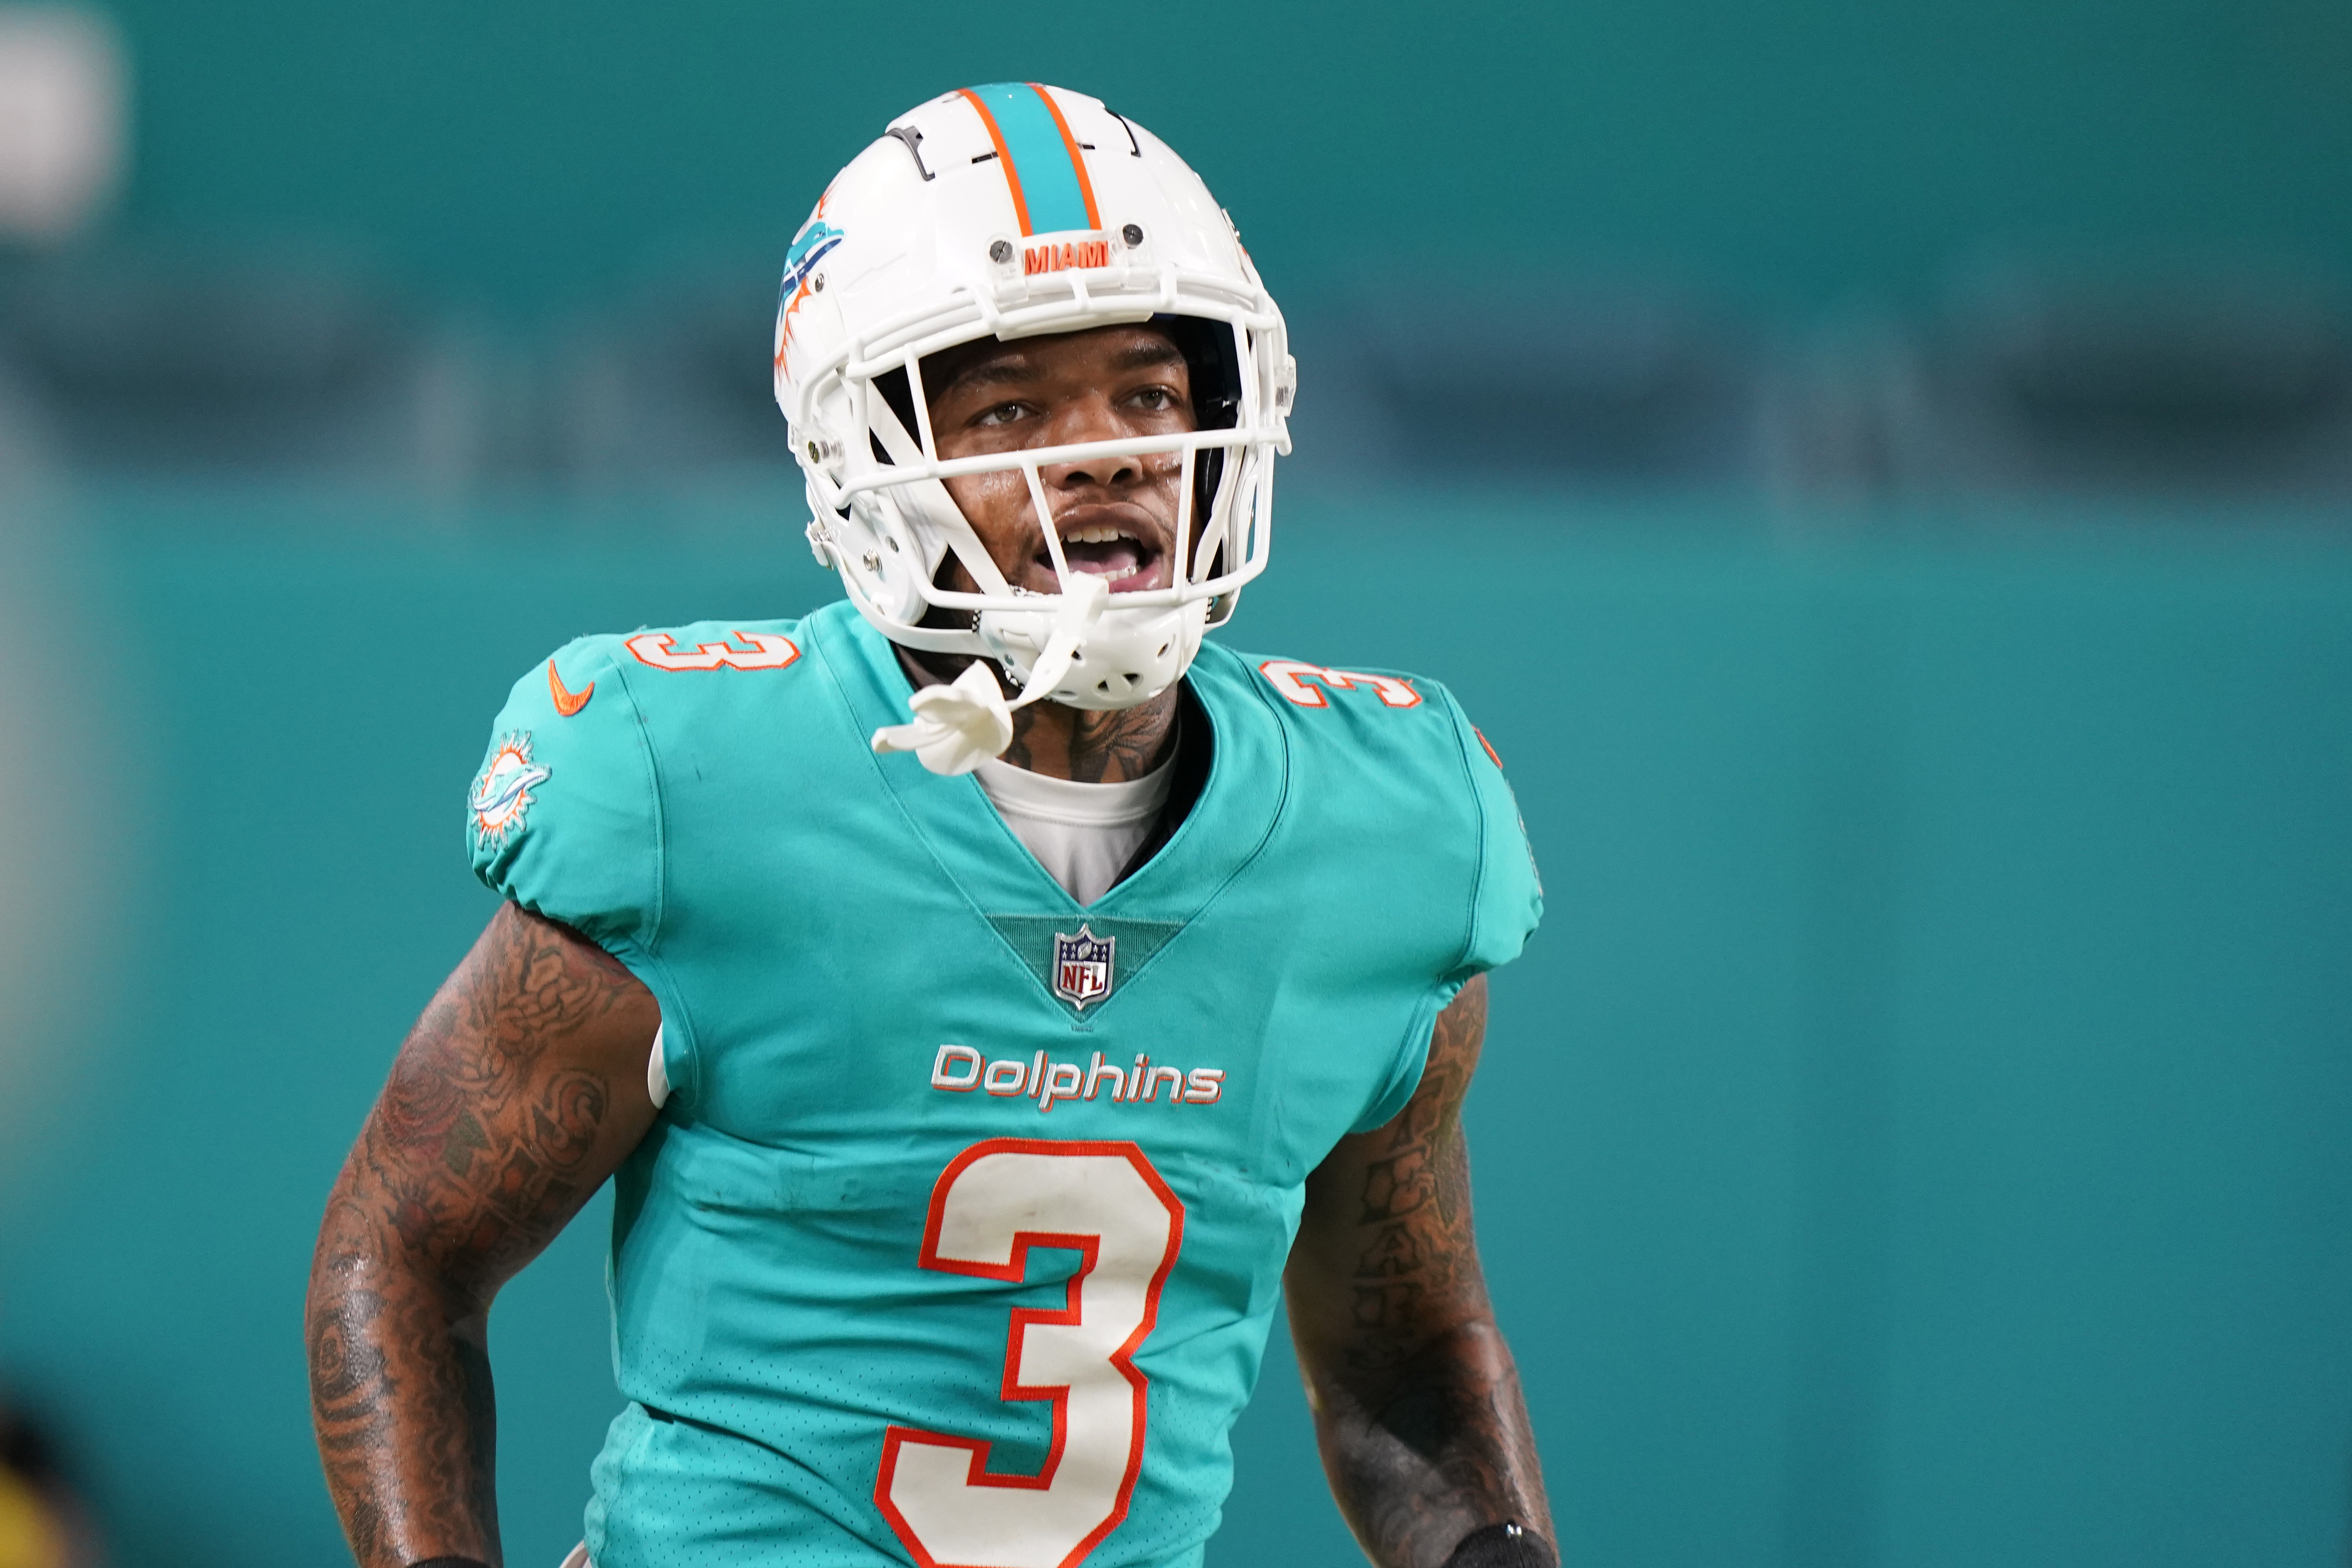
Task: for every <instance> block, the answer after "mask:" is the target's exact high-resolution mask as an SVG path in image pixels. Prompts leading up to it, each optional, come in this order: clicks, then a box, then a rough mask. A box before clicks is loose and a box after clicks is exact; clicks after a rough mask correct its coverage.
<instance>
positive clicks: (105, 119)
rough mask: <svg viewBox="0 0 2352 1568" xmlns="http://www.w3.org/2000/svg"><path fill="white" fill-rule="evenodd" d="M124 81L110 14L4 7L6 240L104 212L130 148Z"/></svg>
mask: <svg viewBox="0 0 2352 1568" xmlns="http://www.w3.org/2000/svg"><path fill="white" fill-rule="evenodd" d="M125 76H126V73H125V71H124V69H123V63H122V48H121V41H120V38H119V36H118V35H117V34H116V32H115V30H114V28H113V26H111V25H110V24H109V23H108V22H107V21H106V19H105V18H104V17H102V16H98V15H96V14H94V13H92V12H89V11H85V10H77V9H68V8H67V7H64V6H46V5H0V237H8V238H15V239H28V240H34V241H42V240H56V239H62V238H64V237H67V236H68V235H70V234H72V233H73V232H74V231H75V230H77V229H79V228H80V227H81V226H83V225H85V224H87V223H88V222H89V221H90V219H91V218H93V217H95V216H97V215H98V214H99V212H100V210H101V209H102V208H103V207H104V205H105V204H106V200H107V198H108V197H109V196H110V195H112V194H113V192H114V189H115V186H116V184H118V183H119V182H120V180H121V174H122V162H123V157H124V153H125V151H126V148H127V144H128V139H127V136H126V121H127V120H128V118H129V94H128V90H127V82H126V79H125Z"/></svg>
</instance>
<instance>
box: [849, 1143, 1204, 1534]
mask: <svg viewBox="0 0 2352 1568" xmlns="http://www.w3.org/2000/svg"><path fill="white" fill-rule="evenodd" d="M1183 1242H1184V1205H1182V1204H1181V1203H1180V1202H1178V1201H1177V1198H1176V1194H1174V1193H1172V1192H1171V1191H1170V1190H1169V1187H1168V1184H1167V1183H1166V1182H1165V1181H1162V1180H1161V1179H1160V1173H1159V1172H1157V1171H1155V1170H1153V1169H1152V1168H1151V1162H1150V1161H1149V1160H1147V1159H1145V1158H1144V1157H1143V1151H1142V1150H1140V1149H1139V1148H1137V1147H1136V1146H1135V1145H1134V1144H1132V1143H1125V1142H1068V1143H1058V1142H1044V1141H1040V1140H1036V1139H1027V1138H992V1139H989V1140H988V1141H987V1142H981V1143H975V1144H973V1145H972V1146H971V1148H969V1149H967V1150H965V1151H964V1152H962V1153H961V1154H959V1155H957V1156H956V1157H955V1159H954V1160H953V1161H952V1162H951V1163H950V1164H949V1166H948V1168H947V1170H946V1171H945V1172H943V1173H941V1174H940V1179H939V1184H937V1185H936V1186H934V1187H933V1188H932V1189H931V1212H930V1220H929V1224H928V1225H927V1226H925V1227H924V1232H923V1256H922V1266H923V1267H924V1268H937V1269H941V1270H944V1271H945V1272H947V1273H950V1274H970V1275H974V1276H977V1277H978V1278H981V1279H1003V1280H1007V1281H1010V1282H1012V1283H1013V1284H1018V1283H1020V1281H1021V1280H1022V1279H1024V1277H1025V1275H1026V1273H1027V1269H1028V1255H1029V1249H1030V1248H1031V1247H1070V1248H1074V1249H1075V1250H1076V1251H1077V1252H1078V1254H1079V1255H1080V1257H1079V1263H1078V1268H1077V1272H1076V1273H1075V1274H1073V1275H1071V1276H1070V1283H1069V1305H1068V1306H1067V1307H1066V1309H1064V1310H1059V1311H1055V1310H1045V1309H1040V1308H1026V1307H1024V1308H1018V1309H1015V1310H1014V1311H1013V1332H1012V1336H1011V1339H1010V1341H1009V1342H1007V1343H1006V1345H1005V1347H1004V1384H1003V1391H1002V1395H1001V1396H1002V1397H1003V1398H1005V1399H1050V1400H1052V1401H1053V1402H1054V1437H1053V1444H1052V1446H1051V1447H1049V1448H1047V1449H1046V1451H1045V1468H1043V1469H1041V1470H1040V1471H1038V1473H1037V1474H1036V1475H1034V1476H998V1475H991V1474H989V1473H988V1469H987V1465H988V1449H989V1446H988V1444H987V1443H986V1442H984V1441H982V1440H981V1439H979V1438H975V1437H952V1436H945V1435H944V1434H941V1433H937V1432H919V1431H915V1430H913V1429H911V1428H908V1427H905V1426H893V1427H891V1428H890V1430H889V1435H888V1436H887V1437H886V1438H884V1440H883V1445H882V1473H881V1475H880V1477H879V1478H878V1479H877V1480H876V1482H875V1486H874V1500H875V1502H876V1504H877V1505H878V1506H879V1507H880V1508H881V1510H882V1513H883V1517H884V1518H886V1519H887V1520H888V1521H890V1528H891V1529H892V1530H894V1531H897V1532H898V1539H899V1540H900V1541H902V1542H905V1543H906V1546H907V1550H908V1552H912V1553H914V1557H915V1561H916V1562H918V1563H922V1564H923V1565H924V1568H1075V1565H1076V1563H1079V1562H1080V1561H1081V1560H1083V1559H1084V1558H1085V1557H1086V1555H1087V1552H1092V1551H1093V1550H1094V1549H1095V1547H1096V1546H1097V1545H1099V1544H1100V1543H1101V1542H1102V1539H1103V1537H1105V1536H1107V1535H1108V1534H1109V1533H1110V1532H1111V1531H1113V1530H1114V1529H1116V1528H1118V1522H1119V1521H1120V1520H1122V1519H1124V1518H1126V1517H1127V1504H1128V1499H1129V1497H1130V1496H1131V1495H1132V1494H1133V1492H1134V1490H1135V1478H1136V1475H1137V1472H1138V1471H1139V1470H1140V1469H1141V1468H1143V1431H1144V1394H1145V1391H1146V1387H1147V1384H1146V1382H1145V1379H1144V1376H1143V1374H1142V1373H1139V1372H1138V1371H1136V1370H1135V1363H1134V1360H1133V1357H1134V1355H1135V1352H1136V1351H1137V1350H1138V1349H1139V1348H1140V1347H1141V1345H1142V1343H1143V1341H1144V1338H1145V1336H1147V1335H1149V1334H1150V1332H1151V1325H1152V1322H1153V1321H1154V1320H1155V1319H1156V1318H1157V1317H1158V1315H1159V1311H1160V1287H1162V1286H1163V1285H1165V1284H1167V1282H1168V1271H1169V1270H1170V1269H1171V1268H1174V1267H1175V1265H1176V1253H1177V1249H1178V1248H1179V1247H1181V1246H1182V1245H1183Z"/></svg>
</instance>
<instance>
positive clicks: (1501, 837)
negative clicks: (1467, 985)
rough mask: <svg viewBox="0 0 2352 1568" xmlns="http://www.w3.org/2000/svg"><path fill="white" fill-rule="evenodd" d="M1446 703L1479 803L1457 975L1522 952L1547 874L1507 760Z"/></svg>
mask: <svg viewBox="0 0 2352 1568" xmlns="http://www.w3.org/2000/svg"><path fill="white" fill-rule="evenodd" d="M1446 707H1447V708H1448V709H1449V710H1451V712H1452V714H1453V718H1454V730H1455V732H1456V735H1457V738H1458V739H1459V741H1460V742H1461V745H1462V754H1463V760H1464V762H1465V763H1466V764H1467V765H1468V767H1469V770H1470V788H1471V793H1472V795H1474V796H1475V798H1476V800H1477V805H1478V832H1479V844H1478V880H1477V887H1476V889H1475V891H1474V892H1473V893H1472V895H1471V902H1470V935H1469V940H1468V941H1467V942H1465V944H1464V946H1463V952H1462V963H1461V967H1460V969H1459V970H1458V971H1457V973H1456V974H1455V976H1454V978H1455V980H1456V981H1457V982H1467V981H1468V980H1469V978H1470V977H1471V976H1472V975H1474V974H1483V973H1486V971H1487V970H1490V969H1496V968H1499V967H1500V966H1502V965H1503V964H1506V963H1510V962H1511V960H1513V959H1515V958H1517V957H1518V956H1519V952H1520V950H1522V949H1523V948H1525V947H1526V946H1527V944H1528V937H1530V936H1532V935H1534V934H1535V929H1536V926H1537V924H1538V922H1539V921H1542V919H1543V878H1542V876H1541V874H1540V873H1539V872H1538V870H1537V869H1536V857H1535V850H1534V849H1533V847H1530V846H1529V845H1528V826H1527V823H1526V821H1525V820H1524V819H1523V818H1521V816H1519V803H1518V800H1517V796H1515V795H1513V794H1512V793H1511V784H1510V781H1509V780H1508V779H1507V778H1505V777H1504V776H1503V759H1502V758H1500V757H1498V756H1496V754H1495V748H1494V747H1492V746H1490V745H1488V744H1487V743H1486V736H1484V735H1482V734H1480V733H1479V732H1478V729H1477V727H1476V726H1475V725H1474V724H1472V723H1471V722H1470V720H1469V718H1468V716H1467V715H1465V713H1464V712H1463V711H1462V709H1461V705H1460V704H1459V703H1457V702H1455V701H1454V700H1453V697H1452V694H1451V693H1448V694H1447V698H1446Z"/></svg>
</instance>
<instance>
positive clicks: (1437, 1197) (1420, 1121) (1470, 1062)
mask: <svg viewBox="0 0 2352 1568" xmlns="http://www.w3.org/2000/svg"><path fill="white" fill-rule="evenodd" d="M1485 1037H1486V981H1485V980H1484V979H1483V978H1481V979H1476V980H1473V981H1471V982H1470V984H1467V985H1465V986H1464V987H1463V988H1462V992H1461V994H1459V995H1458V996H1456V997H1455V998H1454V1003H1453V1005H1451V1006H1449V1007H1447V1008H1446V1009H1445V1011H1444V1013H1443V1014H1441V1015H1440V1016H1438V1020H1437V1028H1436V1032H1435V1034H1434V1035H1433V1037H1432V1038H1431V1040H1430V1046H1429V1065H1428V1067H1427V1068H1426V1069H1425V1070H1424V1071H1423V1075H1422V1079H1421V1087H1420V1088H1419V1089H1416V1090H1415V1091H1414V1093H1413V1097H1412V1100H1411V1101H1410V1102H1409V1103H1408V1104H1407V1105H1406V1106H1405V1108H1404V1110H1402V1111H1401V1112H1399V1113H1398V1115H1397V1117H1396V1119H1395V1120H1394V1121H1391V1122H1390V1123H1389V1124H1388V1125H1387V1126H1385V1127H1382V1128H1380V1129H1378V1130H1377V1131H1371V1132H1367V1133H1362V1134H1360V1135H1358V1136H1355V1137H1351V1138H1348V1139H1346V1140H1344V1141H1342V1142H1341V1143H1340V1144H1339V1147H1338V1148H1337V1149H1335V1150H1333V1151H1332V1152H1331V1155H1330V1157H1329V1158H1328V1159H1327V1160H1325V1161H1324V1162H1323V1163H1322V1165H1321V1166H1319V1167H1318V1169H1317V1170H1316V1172H1315V1173H1314V1174H1313V1175H1312V1176H1310V1177H1309V1178H1308V1179H1307V1209H1306V1214H1305V1216H1304V1218H1303V1219H1302V1221H1301V1223H1300V1226H1299V1231H1298V1240H1297V1245H1296V1246H1294V1247H1292V1248H1291V1253H1290V1267H1289V1269H1288V1271H1287V1273H1286V1275H1285V1277H1284V1286H1285V1289H1286V1295H1287V1297H1288V1301H1289V1308H1290V1329H1291V1334H1292V1337H1293V1339H1294V1340H1295V1341H1296V1342H1297V1346H1298V1361H1299V1365H1300V1367H1301V1368H1302V1369H1303V1371H1304V1373H1305V1374H1306V1379H1307V1400H1308V1403H1309V1404H1310V1405H1312V1406H1313V1408H1314V1412H1315V1432H1316V1437H1317V1441H1318V1444H1319V1445H1320V1447H1321V1448H1322V1450H1323V1468H1324V1469H1325V1470H1326V1471H1327V1472H1328V1474H1329V1476H1330V1478H1331V1489H1332V1492H1333V1493H1334V1494H1335V1495H1336V1496H1337V1497H1338V1499H1339V1509H1340V1511H1341V1512H1342V1513H1344V1514H1345V1515H1346V1516H1347V1519H1348V1524H1349V1528H1350V1529H1352V1530H1354V1531H1355V1532H1356V1539H1357V1540H1358V1541H1359V1542H1361V1543H1362V1545H1363V1548H1364V1550H1365V1552H1367V1553H1368V1554H1369V1555H1370V1557H1371V1559H1372V1561H1373V1562H1374V1563H1378V1564H1380V1565H1381V1568H1439V1565H1440V1564H1443V1563H1445V1562H1446V1561H1447V1559H1448V1558H1449V1557H1450V1556H1452V1554H1453V1552H1454V1548H1455V1547H1456V1546H1457V1545H1459V1544H1460V1543H1461V1542H1463V1540H1464V1538H1465V1537H1466V1536H1469V1535H1471V1534H1472V1533H1474V1532H1476V1531H1485V1530H1487V1529H1489V1528H1490V1527H1499V1526H1502V1525H1505V1524H1507V1523H1511V1522H1516V1523H1517V1524H1519V1525H1522V1526H1524V1527H1525V1528H1526V1529H1527V1530H1528V1531H1530V1532H1532V1533H1534V1534H1535V1535H1538V1536H1540V1537H1541V1538H1542V1539H1543V1541H1544V1542H1551V1541H1553V1540H1555V1539H1556V1537H1554V1536H1553V1534H1552V1523H1551V1510H1550V1505H1549V1503H1548V1502H1547V1501H1546V1500H1545V1498H1544V1487H1543V1474H1542V1471H1541V1470H1540V1469H1539V1468H1538V1466H1537V1463H1536V1446H1535V1436H1534V1434H1533V1433H1532V1432H1531V1431H1530V1430H1529V1429H1528V1412H1527V1405H1526V1402H1525V1401H1524V1400H1523V1399H1522V1398H1521V1396H1520V1394H1519V1374H1518V1371H1517V1368H1516V1367H1515V1366H1514V1365H1513V1364H1512V1363H1511V1352H1510V1347H1508V1346H1507V1345H1506V1344H1505V1343H1504V1342H1503V1335H1502V1331H1500V1330H1499V1329H1497V1328H1496V1326H1495V1315H1494V1310H1493V1308H1492V1307H1491V1306H1489V1305H1488V1303H1487V1300H1486V1277H1485V1275H1484V1274H1483V1272H1482V1271H1481V1270H1480V1268H1479V1266H1478V1244H1477V1241H1476V1239H1475V1237H1474V1236H1473V1235H1472V1231H1471V1224H1470V1158H1469V1151H1468V1150H1467V1148H1466V1147H1465V1144H1464V1142H1463V1136H1462V1098H1463V1096H1464V1094H1465V1092H1466V1091H1467V1090H1468V1089H1469V1087H1470V1075H1471V1073H1472V1072H1473V1071H1474V1070H1475V1068H1477V1065H1478V1050H1479V1047H1480V1045H1481V1044H1482V1043H1483V1041H1484V1039H1485ZM1500 1533H1501V1532H1500V1531H1496V1534H1497V1535H1499V1534H1500ZM1498 1560H1508V1559H1498Z"/></svg>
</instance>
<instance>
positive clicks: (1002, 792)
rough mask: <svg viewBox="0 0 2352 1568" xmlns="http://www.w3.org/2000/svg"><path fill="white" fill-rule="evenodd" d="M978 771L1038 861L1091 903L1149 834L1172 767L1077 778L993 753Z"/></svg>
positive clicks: (1015, 832) (1077, 896)
mask: <svg viewBox="0 0 2352 1568" xmlns="http://www.w3.org/2000/svg"><path fill="white" fill-rule="evenodd" d="M973 776H974V777H976V778H978V779H979V780H980V787H981V788H982V790H983V791H984V792H986V794H987V795H988V798H989V801H990V803H991V804H992V805H994V806H995V807H996V814H997V815H998V816H1002V817H1003V818H1004V826H1007V827H1009V828H1011V829H1013V837H1015V838H1018V839H1019V840H1021V842H1022V844H1023V846H1024V847H1026V848H1027V849H1028V851H1029V853H1030V854H1032V855H1034V856H1035V857H1036V858H1037V864H1039V865H1040V866H1043V867H1044V868H1045V870H1046V873H1047V874H1048V875H1050V876H1051V877H1052V878H1053V879H1054V880H1055V881H1056V882H1059V883H1061V884H1062V887H1063V888H1064V889H1066V891H1067V892H1068V893H1069V895H1070V897H1072V898H1074V899H1076V900H1078V902H1080V903H1082V904H1091V903H1093V902H1094V901H1095V900H1097V899H1099V898H1101V897H1102V896H1103V895H1104V894H1105V893H1108V892H1109V891H1110V888H1111V884H1112V883H1113V882H1116V881H1118V874H1119V873H1120V872H1121V871H1124V870H1126V869H1127V863H1128V862H1129V860H1132V859H1133V858H1135V852H1136V851H1137V850H1138V849H1139V848H1141V847H1143V841H1144V840H1145V839H1146V838H1149V837H1150V836H1151V825H1152V824H1153V823H1154V822H1157V821H1158V820H1159V819H1160V808H1161V807H1162V806H1165V805H1167V804H1168V785H1169V782H1170V780H1171V778H1172V777H1173V776H1174V771H1173V764H1172V763H1160V766H1158V767H1156V768H1154V769H1152V770H1151V772H1150V773H1146V774H1144V775H1143V776H1142V777H1141V778H1139V779H1132V780H1129V782H1127V783H1125V784H1079V783H1077V782H1076V781H1075V780H1072V779H1057V778H1051V777H1048V776H1047V775H1045V774H1044V773H1032V772H1030V771H1029V770H1028V769H1027V768H1017V767H1014V766H1013V764H1012V763H1006V762H999V761H997V760H995V759H993V758H991V759H989V760H987V761H984V762H982V763H981V764H980V770H979V772H978V773H975V774H974V775H973Z"/></svg>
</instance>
